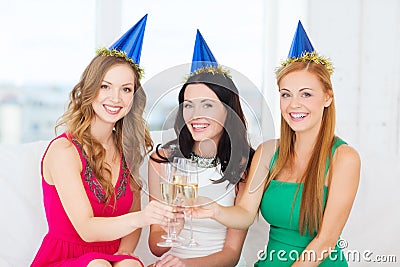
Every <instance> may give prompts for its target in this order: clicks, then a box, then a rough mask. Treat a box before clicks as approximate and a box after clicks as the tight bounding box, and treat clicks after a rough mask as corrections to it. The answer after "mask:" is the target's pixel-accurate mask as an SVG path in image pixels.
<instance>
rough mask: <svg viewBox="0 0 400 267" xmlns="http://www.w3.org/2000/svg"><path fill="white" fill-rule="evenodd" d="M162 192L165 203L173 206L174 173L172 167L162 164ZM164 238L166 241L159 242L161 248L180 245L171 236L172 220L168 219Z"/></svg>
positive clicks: (174, 196)
mask: <svg viewBox="0 0 400 267" xmlns="http://www.w3.org/2000/svg"><path fill="white" fill-rule="evenodd" d="M160 166H161V168H160V174H159V178H160V192H161V197H162V199H163V201H164V202H166V203H167V204H168V205H173V204H174V202H175V200H176V193H177V191H176V189H177V188H176V185H175V184H174V183H173V180H172V178H173V177H172V173H171V165H170V164H168V163H163V164H160ZM162 238H164V239H165V241H162V242H158V243H157V245H158V246H160V247H174V246H178V245H180V243H179V242H177V241H176V240H174V239H173V238H172V235H171V220H170V219H168V221H167V235H163V236H162Z"/></svg>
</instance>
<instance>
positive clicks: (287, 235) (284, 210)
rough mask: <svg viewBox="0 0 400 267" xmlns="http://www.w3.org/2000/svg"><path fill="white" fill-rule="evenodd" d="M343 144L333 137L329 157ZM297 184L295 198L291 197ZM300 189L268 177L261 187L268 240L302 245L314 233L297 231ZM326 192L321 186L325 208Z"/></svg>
mask: <svg viewBox="0 0 400 267" xmlns="http://www.w3.org/2000/svg"><path fill="white" fill-rule="evenodd" d="M342 144H346V142H344V141H343V140H342V139H340V138H338V137H336V138H335V143H334V145H333V147H332V157H333V155H334V153H335V150H336V148H337V147H339V146H340V145H342ZM278 152H279V149H278V150H276V151H275V153H274V155H273V157H272V159H271V162H270V166H269V167H270V169H272V168H273V167H274V164H275V161H276V159H277V157H278ZM329 164H330V162H329V160H328V161H327V164H326V170H325V175H326V174H327V172H328V169H329ZM298 186H299V191H298V194H297V197H296V199H295V201H294V206H293V209H292V205H293V199H294V196H295V193H296V190H297V187H298ZM302 191H303V184H300V185H299V184H298V183H294V182H282V181H277V180H272V181H271V183H270V184H269V186H268V188H267V189H266V190H265V192H264V195H263V198H262V200H261V205H260V210H261V214H262V215H263V217H264V219H265V220H266V221H267V222H268V223H269V224H270V233H269V238H270V240H275V241H278V242H280V243H285V244H286V245H290V246H295V247H302V248H305V247H306V246H307V245H308V244H309V243H310V242H311V240H312V239H313V238H314V237H315V235H313V236H311V235H310V234H309V233H308V231H306V233H305V234H304V235H301V234H300V228H299V217H300V204H301V197H302ZM327 195H328V187H327V186H325V187H324V199H323V209H325V204H326V199H327Z"/></svg>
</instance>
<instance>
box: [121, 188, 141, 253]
mask: <svg viewBox="0 0 400 267" xmlns="http://www.w3.org/2000/svg"><path fill="white" fill-rule="evenodd" d="M132 191H133V196H134V201H133V203H132V207H131V209H130V212H137V211H140V209H141V195H140V190H139V186H137V184H134V185H133V189H132ZM141 232H142V229H141V228H139V229H137V230H135V231H134V232H132V233H130V234H129V235H127V236H124V237H122V238H121V243H120V245H119V248H118V252H117V254H126V255H133V252H134V251H135V249H136V246H137V244H138V242H139V238H140V234H141Z"/></svg>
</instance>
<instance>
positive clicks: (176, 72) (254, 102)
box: [123, 63, 275, 204]
mask: <svg viewBox="0 0 400 267" xmlns="http://www.w3.org/2000/svg"><path fill="white" fill-rule="evenodd" d="M190 66H191V63H188V64H182V65H177V66H174V67H172V68H169V69H166V70H164V71H162V72H160V73H158V74H157V75H155V76H153V77H151V78H150V79H148V80H147V81H146V82H145V83H143V84H142V87H143V89H144V91H145V92H146V96H147V103H146V107H145V110H144V119H145V120H146V121H147V122H148V124H149V125H150V129H151V130H152V139H153V140H154V146H155V147H156V146H157V145H158V144H162V145H165V144H166V143H168V142H169V141H171V140H173V139H175V138H176V133H175V131H174V122H175V119H176V116H177V112H179V110H181V109H180V108H179V103H178V94H179V91H180V90H181V88H182V86H183V84H184V82H185V81H184V79H185V77H187V75H188V72H189V70H190ZM223 68H224V69H227V70H229V72H230V74H231V76H232V80H233V81H234V84H235V85H236V87H237V89H238V91H239V99H240V103H241V106H242V109H243V112H244V114H245V119H246V122H247V123H248V125H243V123H242V122H241V120H240V118H239V116H238V115H237V114H236V113H235V112H234V111H233V110H232V108H231V106H228V105H226V104H224V107H225V109H226V110H227V112H228V113H230V114H231V116H230V117H229V121H226V122H225V124H224V125H223V127H224V129H225V131H226V132H227V134H228V135H229V137H230V138H231V137H232V136H235V134H236V132H238V129H239V128H240V127H247V129H248V133H249V137H248V138H249V140H250V142H251V144H252V146H253V148H254V149H255V148H256V147H257V145H258V144H259V143H261V142H263V141H265V140H268V139H272V138H274V137H275V129H274V123H273V120H272V115H271V112H270V110H269V107H268V104H267V103H266V101H265V98H264V96H263V95H262V93H261V91H260V90H259V89H258V88H257V86H255V85H254V83H253V82H251V81H250V79H249V78H247V77H246V76H245V75H243V74H242V73H240V72H238V71H236V70H234V69H232V68H229V67H227V66H223ZM220 85H222V84H220ZM224 87H225V88H226V86H224ZM227 90H230V89H229V88H228V89H227ZM261 117H263V120H262V121H263V123H262V122H261ZM227 118H228V117H227ZM266 124H267V125H266ZM123 125H124V127H125V125H127V126H129V123H126V124H125V121H124V124H123ZM232 125H234V126H232ZM179 127H183V125H182V126H179ZM178 130H179V129H178ZM123 132H124V131H123ZM125 132H128V133H129V130H126V131H125ZM125 138H129V135H123V142H124V139H125ZM124 143H125V142H124ZM127 143H129V142H127ZM126 149H130V147H129V146H128V147H127V148H125V147H124V154H128V155H129V154H132V153H129V152H131V151H125V150H126ZM238 149H242V148H239V147H238V146H235V143H234V142H232V141H231V159H232V157H235V156H238V155H242V154H243V152H241V151H239V150H238ZM126 152H128V153H126ZM231 162H232V161H231V160H229V164H228V166H226V169H229V167H232V166H233V165H232V166H230V164H231ZM127 163H128V166H130V164H129V162H128V160H127ZM143 165H147V164H143ZM145 169H147V166H142V168H141V174H142V175H141V181H140V182H141V186H142V190H143V192H145V193H147V194H149V185H148V181H147V172H146V170H145ZM133 171H135V170H133ZM210 178H212V177H210ZM229 188H230V190H233V189H234V188H235V187H234V186H230V187H229ZM228 193H229V190H227V192H226V194H228ZM224 196H225V195H221V196H218V199H219V198H223V197H224ZM153 197H154V196H153ZM218 199H213V200H214V201H216V200H218ZM205 204H206V203H205Z"/></svg>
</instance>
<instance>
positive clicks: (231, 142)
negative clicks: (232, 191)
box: [152, 72, 254, 184]
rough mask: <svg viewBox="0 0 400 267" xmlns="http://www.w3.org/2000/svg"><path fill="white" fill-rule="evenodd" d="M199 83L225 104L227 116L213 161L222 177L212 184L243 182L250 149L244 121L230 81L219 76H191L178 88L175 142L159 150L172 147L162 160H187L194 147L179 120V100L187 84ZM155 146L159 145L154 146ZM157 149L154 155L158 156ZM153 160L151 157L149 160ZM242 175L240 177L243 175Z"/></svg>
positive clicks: (251, 149) (180, 111) (180, 105)
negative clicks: (177, 157)
mask: <svg viewBox="0 0 400 267" xmlns="http://www.w3.org/2000/svg"><path fill="white" fill-rule="evenodd" d="M195 83H202V84H204V85H206V86H207V87H208V88H210V89H211V90H212V91H213V92H214V93H215V94H216V95H217V97H218V99H219V100H220V101H221V102H222V103H223V104H224V105H225V107H226V111H227V116H226V119H225V124H224V128H223V133H222V135H221V138H220V140H219V142H218V147H217V155H216V156H217V158H218V159H219V161H220V162H221V171H222V173H223V175H222V178H221V179H219V180H216V181H214V183H222V182H224V181H226V180H228V181H229V182H230V183H231V184H237V183H238V182H239V181H243V177H246V176H247V171H248V169H249V166H250V163H251V159H252V158H253V155H254V149H253V148H252V147H251V146H250V144H249V141H248V138H247V122H246V119H245V117H244V113H243V110H242V106H241V104H240V99H239V92H238V89H237V88H236V86H235V84H234V83H233V81H232V79H231V78H230V77H228V76H227V75H226V74H223V73H210V72H205V73H199V74H196V75H193V76H191V77H190V78H189V79H188V80H187V82H186V83H185V84H184V85H183V86H182V89H181V90H180V92H179V95H178V101H179V109H178V112H177V115H176V118H175V124H174V130H175V133H176V135H177V139H175V140H172V141H170V142H168V143H167V144H166V145H164V146H163V148H167V147H169V146H170V145H175V146H176V147H177V149H174V150H173V151H172V153H169V155H168V157H167V158H164V157H161V158H164V159H165V160H168V161H171V159H172V158H173V157H174V156H178V155H179V156H183V157H185V158H190V157H191V153H192V149H193V146H194V143H195V142H194V139H193V137H192V135H191V133H190V132H189V129H188V128H187V126H186V124H185V120H184V119H183V104H182V103H183V101H184V94H185V89H186V87H187V86H188V85H189V84H195ZM158 147H159V146H158ZM158 147H157V149H156V152H157V154H158V156H159V157H160V153H158ZM152 159H153V160H155V159H154V158H152ZM243 174H244V175H243Z"/></svg>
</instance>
